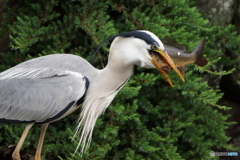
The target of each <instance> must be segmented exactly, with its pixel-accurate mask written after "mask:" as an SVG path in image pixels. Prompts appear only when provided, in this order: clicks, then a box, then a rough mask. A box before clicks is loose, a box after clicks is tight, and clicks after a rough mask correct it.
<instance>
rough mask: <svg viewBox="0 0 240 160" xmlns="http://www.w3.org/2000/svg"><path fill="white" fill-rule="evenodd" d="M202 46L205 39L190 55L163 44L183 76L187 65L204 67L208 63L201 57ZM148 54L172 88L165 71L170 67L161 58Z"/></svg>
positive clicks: (182, 50)
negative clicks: (192, 64)
mask: <svg viewBox="0 0 240 160" xmlns="http://www.w3.org/2000/svg"><path fill="white" fill-rule="evenodd" d="M204 44H205V39H202V40H201V41H200V42H199V44H198V45H197V46H196V47H195V49H194V50H193V51H192V52H191V53H186V51H185V50H184V49H179V48H175V47H173V46H170V45H166V44H164V48H165V51H166V52H167V54H168V55H169V56H170V58H171V59H172V61H173V62H174V64H175V65H176V67H177V68H178V70H179V72H180V73H181V74H182V76H184V74H185V71H186V67H187V65H188V64H190V63H194V64H196V65H198V66H205V65H206V64H207V63H208V61H207V59H206V58H205V57H204V56H203V51H204ZM150 54H151V56H152V58H153V59H155V65H157V66H158V67H157V68H158V69H160V70H159V71H160V72H161V73H162V74H163V76H164V77H165V79H166V80H167V81H168V83H169V84H170V85H171V86H173V85H172V82H171V80H170V78H169V77H168V75H167V71H168V70H170V69H171V67H170V66H169V65H168V63H167V62H166V61H165V60H164V59H163V58H162V57H161V56H159V55H157V54H155V53H150Z"/></svg>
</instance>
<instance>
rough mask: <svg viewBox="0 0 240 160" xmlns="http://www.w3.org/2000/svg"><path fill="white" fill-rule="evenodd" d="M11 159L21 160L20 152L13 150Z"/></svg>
mask: <svg viewBox="0 0 240 160" xmlns="http://www.w3.org/2000/svg"><path fill="white" fill-rule="evenodd" d="M12 159H13V160H21V157H20V153H19V152H15V151H14V152H13V154H12Z"/></svg>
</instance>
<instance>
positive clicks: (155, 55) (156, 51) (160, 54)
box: [150, 46, 185, 87]
mask: <svg viewBox="0 0 240 160" xmlns="http://www.w3.org/2000/svg"><path fill="white" fill-rule="evenodd" d="M150 55H151V58H152V64H153V65H154V66H155V67H156V68H157V69H158V70H159V72H160V73H161V74H162V75H163V77H164V78H165V79H166V80H167V82H168V83H169V84H170V85H171V86H172V87H173V84H172V82H171V80H170V78H169V76H168V74H167V71H165V70H164V69H163V68H162V66H161V64H159V63H158V59H159V58H162V59H164V61H165V62H166V63H167V64H168V66H169V67H171V68H172V69H173V70H174V71H175V72H176V73H177V75H178V76H179V77H180V78H181V79H182V81H185V80H184V78H183V75H182V74H181V73H180V71H179V70H178V68H177V66H176V65H175V63H174V62H173V60H172V59H171V58H170V56H169V55H168V53H167V52H166V51H164V50H162V49H160V48H158V47H157V46H154V48H152V50H151V51H150Z"/></svg>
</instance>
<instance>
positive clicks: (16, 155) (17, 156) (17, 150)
mask: <svg viewBox="0 0 240 160" xmlns="http://www.w3.org/2000/svg"><path fill="white" fill-rule="evenodd" d="M33 125H34V123H30V124H28V125H27V126H26V128H25V130H24V131H23V133H22V136H21V138H20V140H19V142H18V144H17V146H16V148H15V150H14V152H13V154H12V159H13V160H21V157H20V149H21V148H22V145H23V143H24V141H25V139H26V137H27V134H28V132H29V130H30V129H31V128H32V126H33Z"/></svg>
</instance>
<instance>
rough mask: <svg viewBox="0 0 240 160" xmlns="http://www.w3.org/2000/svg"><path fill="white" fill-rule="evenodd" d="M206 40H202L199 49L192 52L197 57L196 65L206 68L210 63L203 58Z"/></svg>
mask: <svg viewBox="0 0 240 160" xmlns="http://www.w3.org/2000/svg"><path fill="white" fill-rule="evenodd" d="M204 44H205V39H202V40H201V42H200V43H199V44H198V45H197V47H196V48H195V49H194V51H193V52H192V53H193V54H195V55H196V59H195V62H194V63H195V64H196V65H198V66H205V65H206V64H207V63H208V61H207V60H206V58H204V57H203V50H204Z"/></svg>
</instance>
